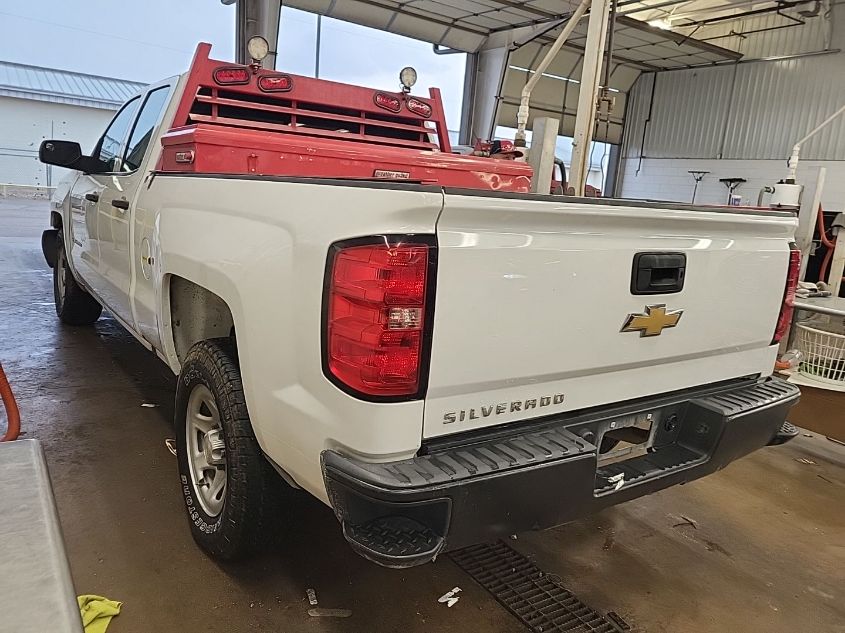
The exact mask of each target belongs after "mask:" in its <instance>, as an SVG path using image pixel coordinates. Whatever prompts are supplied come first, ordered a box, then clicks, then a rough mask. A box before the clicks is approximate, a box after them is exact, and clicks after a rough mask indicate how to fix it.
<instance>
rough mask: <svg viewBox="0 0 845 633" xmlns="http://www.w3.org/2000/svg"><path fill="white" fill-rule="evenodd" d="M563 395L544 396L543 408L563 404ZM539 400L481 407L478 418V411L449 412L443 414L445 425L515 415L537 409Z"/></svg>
mask: <svg viewBox="0 0 845 633" xmlns="http://www.w3.org/2000/svg"><path fill="white" fill-rule="evenodd" d="M563 398H564V396H563V394H562V393H556V394H554V395H553V396H543V397H541V398H540V399H539V403H540V406H541V407H548V406H549V405H552V404H561V403H562V402H563ZM537 402H538V399H537V398H531V399H530V400H514V401H513V402H500V403H498V404H490V405H482V406H481V407H479V409H480V411H481V416H478V414H477V413H476V409H475V408H472V409H461V410H460V411H449V412H448V413H444V414H443V424H454V423H455V422H463V421H464V420H477V419H479V417H482V418H488V417H490V416H491V415H502V414H503V413H508V412H511V413H514V412H516V411H523V410H527V409H533V408H536V407H537Z"/></svg>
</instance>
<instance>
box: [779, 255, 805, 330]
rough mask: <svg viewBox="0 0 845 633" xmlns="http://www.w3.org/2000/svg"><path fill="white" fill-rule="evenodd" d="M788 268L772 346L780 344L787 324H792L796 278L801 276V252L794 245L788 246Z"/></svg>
mask: <svg viewBox="0 0 845 633" xmlns="http://www.w3.org/2000/svg"><path fill="white" fill-rule="evenodd" d="M790 249H792V250H790V251H789V268H788V269H787V272H786V290H784V293H783V305H782V306H781V308H780V316H778V324H777V327H776V328H775V336H774V338H773V339H772V345H774V344H776V343H780V340H781V339H782V338H783V336H784V334H786V331H787V330H788V329H789V324H790V323H792V313H793V312H794V311H795V289H796V288H798V277H799V275H800V274H801V251H799V250H798V248H797V247H796V246H795V245H794V244H791V245H790Z"/></svg>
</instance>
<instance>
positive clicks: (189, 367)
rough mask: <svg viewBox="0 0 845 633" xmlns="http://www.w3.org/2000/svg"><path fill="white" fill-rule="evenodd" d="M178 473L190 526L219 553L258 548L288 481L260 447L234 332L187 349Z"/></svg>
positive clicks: (179, 402)
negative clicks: (283, 481) (283, 484)
mask: <svg viewBox="0 0 845 633" xmlns="http://www.w3.org/2000/svg"><path fill="white" fill-rule="evenodd" d="M175 425H176V447H177V456H178V462H179V477H180V480H181V488H182V496H183V499H184V501H185V509H186V511H187V513H188V520H189V521H190V526H191V534H192V535H193V537H194V540H195V541H196V542H197V544H198V545H199V546H200V547H202V548H203V549H204V550H206V551H207V552H208V553H209V554H211V555H212V556H213V557H215V558H217V559H220V560H235V559H238V558H243V557H245V556H247V555H249V554H252V553H254V552H255V550H256V549H257V548H258V546H259V545H260V544H261V542H262V541H263V539H264V536H265V535H264V527H265V524H266V522H267V518H268V515H269V514H270V508H271V507H272V505H273V504H272V502H273V499H274V497H275V494H274V493H275V492H276V491H275V488H276V486H278V485H279V484H281V482H280V481H279V480H278V477H277V476H276V474H275V472H274V471H273V469H272V467H271V466H270V465H269V463H268V462H267V460H266V459H265V458H264V456H263V455H262V453H261V449H260V448H259V446H258V441H257V440H256V439H255V434H254V432H253V430H252V424H251V423H250V420H249V414H248V412H247V409H246V402H245V400H244V393H243V384H242V382H241V376H240V371H239V368H238V364H237V357H236V354H235V350H234V345H233V344H232V341H231V340H230V339H212V340H208V341H201V342H200V343H197V344H196V345H194V346H193V347H192V348H191V350H190V351H189V352H188V355H187V357H186V358H185V362H184V364H183V365H182V372H181V373H180V374H179V384H178V386H177V388H176V424H175Z"/></svg>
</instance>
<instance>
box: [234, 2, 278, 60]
mask: <svg viewBox="0 0 845 633" xmlns="http://www.w3.org/2000/svg"><path fill="white" fill-rule="evenodd" d="M281 10H282V0H237V15H236V17H235V60H236V61H237V62H238V63H239V64H248V63H249V62H250V58H249V53H248V52H247V50H246V43H247V42H248V41H249V38H251V37H253V36H255V35H260V36H261V37H263V38H264V39H265V40H267V42H268V43H269V44H270V54H269V55H267V57H265V58H264V61H263V62H262V63H261V65H262V66H264V68H271V69H275V68H276V47H277V45H278V41H279V18H280V16H281Z"/></svg>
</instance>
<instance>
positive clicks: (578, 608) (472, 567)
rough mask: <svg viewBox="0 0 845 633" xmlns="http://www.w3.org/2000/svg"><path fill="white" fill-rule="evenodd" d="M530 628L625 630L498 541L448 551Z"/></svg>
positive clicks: (553, 632)
mask: <svg viewBox="0 0 845 633" xmlns="http://www.w3.org/2000/svg"><path fill="white" fill-rule="evenodd" d="M449 556H450V557H451V559H452V560H453V561H455V563H456V564H457V565H458V567H460V568H461V569H463V570H464V571H465V572H466V573H467V574H469V575H470V576H472V578H473V580H475V581H476V582H477V583H478V584H479V585H481V586H482V587H484V588H485V589H486V590H487V591H489V592H490V593H491V594H492V595H493V597H494V598H496V600H497V601H498V602H499V603H500V604H501V605H502V606H503V607H505V608H506V609H507V610H508V611H510V612H511V613H512V614H513V615H515V616H516V617H517V618H518V619H519V620H520V621H521V622H522V623H523V624H525V625H526V626H527V627H528V628H529V629H530V630H531V631H542V632H543V633H574V632H576V631H577V632H578V633H617V632H618V631H620V630H623V629H622V628H620V627H619V626H617V625H616V624H615V623H614V622H613V621H611V620H610V619H608V618H607V617H605V616H602V615H600V614H599V613H597V612H596V611H595V610H593V609H591V608H590V607H588V606H587V605H585V604H584V603H583V602H581V601H580V600H579V599H578V598H577V597H576V596H575V595H574V594H573V593H572V592H570V591H567V590H566V589H565V588H564V587H563V586H562V585H561V584H560V582H559V581H558V579H557V578H556V577H555V576H553V575H550V574H545V573H543V572H542V571H541V570H540V569H539V568H538V567H537V566H536V565H534V563H532V562H531V561H529V560H528V559H527V558H525V556H523V555H522V554H520V553H519V552H517V551H516V550H514V549H512V548H511V547H509V546H508V545H507V544H505V543H503V542H501V541H499V542H498V543H494V544H490V545H473V546H472V547H467V548H465V549H462V550H458V551H457V552H452V553H451V554H449Z"/></svg>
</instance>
